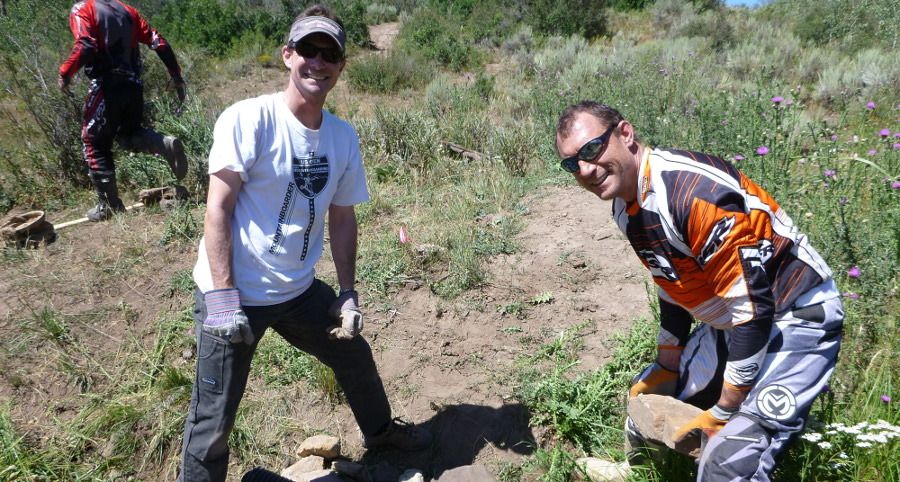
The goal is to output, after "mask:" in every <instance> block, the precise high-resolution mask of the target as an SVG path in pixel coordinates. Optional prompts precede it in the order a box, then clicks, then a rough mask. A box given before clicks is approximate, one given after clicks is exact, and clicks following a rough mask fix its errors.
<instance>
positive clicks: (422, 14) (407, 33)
mask: <svg viewBox="0 0 900 482" xmlns="http://www.w3.org/2000/svg"><path fill="white" fill-rule="evenodd" d="M461 24H462V17H461V16H460V15H459V14H458V13H454V12H452V11H449V12H446V13H443V12H440V11H438V10H436V9H419V10H417V11H416V12H415V13H413V15H412V16H411V17H410V19H409V20H408V21H407V22H405V23H404V24H403V27H401V29H400V33H399V35H398V43H399V45H400V47H401V49H402V50H403V51H405V52H407V53H410V54H412V53H415V52H418V53H420V54H421V55H422V56H424V57H425V58H426V59H428V60H432V61H434V62H437V63H439V64H442V65H445V66H447V67H448V68H450V69H451V70H455V71H461V70H464V69H468V68H473V67H477V66H479V65H481V64H482V63H483V61H484V54H483V53H482V52H481V51H479V50H478V49H476V48H475V47H473V46H472V44H471V38H468V37H466V36H465V35H461V34H464V31H461V30H460V25H461Z"/></svg>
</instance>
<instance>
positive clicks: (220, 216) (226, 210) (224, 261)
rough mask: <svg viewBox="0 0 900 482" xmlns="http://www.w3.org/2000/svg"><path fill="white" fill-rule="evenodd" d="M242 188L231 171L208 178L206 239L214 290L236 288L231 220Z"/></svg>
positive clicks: (223, 170)
mask: <svg viewBox="0 0 900 482" xmlns="http://www.w3.org/2000/svg"><path fill="white" fill-rule="evenodd" d="M241 184H242V181H241V176H240V174H238V173H236V172H234V171H230V170H228V169H222V170H221V171H218V172H216V173H213V174H211V175H210V176H209V194H208V195H207V197H206V218H205V220H204V224H203V236H204V240H205V241H204V242H205V243H206V256H207V258H208V259H209V270H210V273H211V274H212V283H213V289H215V290H219V289H225V288H234V287H235V285H234V277H233V276H232V272H231V252H232V247H233V246H234V237H233V235H232V233H231V216H232V215H233V214H234V205H235V202H237V195H238V192H240V190H241Z"/></svg>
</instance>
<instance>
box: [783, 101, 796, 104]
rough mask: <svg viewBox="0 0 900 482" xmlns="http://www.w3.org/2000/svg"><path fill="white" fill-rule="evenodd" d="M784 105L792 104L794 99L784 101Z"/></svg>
mask: <svg viewBox="0 0 900 482" xmlns="http://www.w3.org/2000/svg"><path fill="white" fill-rule="evenodd" d="M784 105H794V101H792V100H789V101H787V102H785V103H784Z"/></svg>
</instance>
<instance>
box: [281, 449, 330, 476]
mask: <svg viewBox="0 0 900 482" xmlns="http://www.w3.org/2000/svg"><path fill="white" fill-rule="evenodd" d="M324 468H325V459H323V458H322V457H319V456H318V455H310V456H309V457H303V458H302V459H300V460H299V461H298V462H297V463H295V464H294V465H291V466H290V467H288V468H286V469H284V471H283V472H281V476H282V477H287V478H289V479H291V480H296V479H297V478H298V477H300V476H302V475H303V474H305V473H308V472H314V471H316V470H322V469H324Z"/></svg>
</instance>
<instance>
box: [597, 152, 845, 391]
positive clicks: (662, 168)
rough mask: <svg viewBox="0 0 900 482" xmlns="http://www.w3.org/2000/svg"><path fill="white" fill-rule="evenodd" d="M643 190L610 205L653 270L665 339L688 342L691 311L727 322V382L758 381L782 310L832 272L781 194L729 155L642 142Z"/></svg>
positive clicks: (720, 323) (670, 342)
mask: <svg viewBox="0 0 900 482" xmlns="http://www.w3.org/2000/svg"><path fill="white" fill-rule="evenodd" d="M640 173H641V179H640V183H639V186H638V189H639V192H638V198H637V200H636V201H634V202H632V203H626V202H625V201H623V200H621V199H616V200H615V202H614V203H613V215H614V217H615V220H616V222H617V223H618V225H619V228H620V229H621V230H622V232H624V233H625V235H626V236H627V237H628V240H629V242H630V243H631V246H632V247H633V248H634V251H635V253H637V255H638V257H639V258H640V259H641V261H642V262H643V263H644V265H645V266H647V268H649V269H650V272H651V273H652V275H653V280H654V281H655V282H656V284H657V286H658V292H659V297H660V301H661V308H662V309H661V315H662V316H661V318H662V326H661V328H660V335H659V344H660V346H684V345H685V343H686V341H687V337H688V334H689V332H690V325H691V323H692V320H691V316H693V317H694V318H696V319H697V320H699V321H702V322H704V323H708V324H710V325H712V326H713V327H715V328H718V329H722V330H729V331H731V337H730V341H729V346H728V349H729V353H728V362H727V364H726V370H725V382H726V383H728V384H729V385H732V386H733V387H736V388H739V389H744V388H748V387H750V386H752V385H753V382H754V380H755V379H756V376H757V375H758V372H759V366H760V365H761V361H762V357H763V356H764V355H765V352H766V347H767V344H768V338H769V333H770V331H771V328H772V323H773V320H774V318H775V316H776V315H777V314H780V313H784V312H785V311H787V310H789V309H790V307H791V305H792V304H793V303H794V301H795V300H796V299H797V297H799V296H800V295H801V294H803V293H805V292H806V291H808V290H810V289H811V288H813V287H815V286H817V285H820V284H821V283H823V282H825V281H828V280H830V279H831V270H830V269H829V268H828V266H827V265H826V264H825V262H824V261H823V260H822V258H821V256H819V254H818V253H817V252H816V251H815V249H813V248H812V247H811V246H810V245H809V243H808V241H807V238H806V236H804V235H802V234H800V233H799V232H798V231H797V229H796V227H794V225H793V222H792V221H791V219H790V218H789V217H788V216H787V214H785V212H784V211H783V210H782V209H781V207H780V206H779V205H778V203H776V202H775V200H774V199H772V197H771V196H769V194H768V193H766V192H765V191H764V190H763V189H762V188H760V187H759V186H757V185H756V184H754V183H753V182H752V181H750V180H749V179H748V178H747V177H746V176H744V175H743V173H741V172H740V171H739V170H738V169H737V168H735V167H734V166H733V165H732V164H731V163H729V162H727V161H724V160H722V159H720V158H718V157H714V156H710V155H706V154H700V153H696V152H687V151H675V150H663V149H652V150H651V149H645V155H644V159H643V161H642V162H641V168H640Z"/></svg>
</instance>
